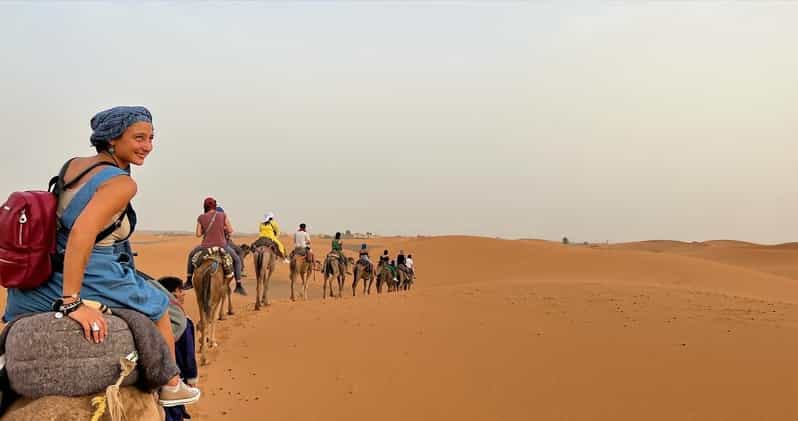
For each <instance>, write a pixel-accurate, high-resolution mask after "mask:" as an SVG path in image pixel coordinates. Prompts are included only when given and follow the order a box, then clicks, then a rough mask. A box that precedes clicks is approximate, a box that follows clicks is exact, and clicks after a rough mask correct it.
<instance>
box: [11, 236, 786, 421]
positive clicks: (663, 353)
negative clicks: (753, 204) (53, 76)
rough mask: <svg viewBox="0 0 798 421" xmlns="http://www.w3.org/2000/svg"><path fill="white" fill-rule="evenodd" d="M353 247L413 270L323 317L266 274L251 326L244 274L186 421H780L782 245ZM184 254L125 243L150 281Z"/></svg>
mask: <svg viewBox="0 0 798 421" xmlns="http://www.w3.org/2000/svg"><path fill="white" fill-rule="evenodd" d="M239 240H240V241H245V240H246V241H251V240H253V238H240V239H239ZM284 242H285V243H286V244H288V245H290V241H289V240H288V239H285V240H284ZM360 242H361V240H347V241H346V243H347V246H348V250H347V253H348V254H349V255H351V256H354V255H355V253H354V251H353V250H354V247H356V245H357V244H359V243H360ZM367 242H368V243H369V244H371V246H372V253H371V255H372V257H376V256H377V255H378V254H379V253H381V251H382V249H383V248H388V249H389V250H390V251H391V254H392V255H394V256H395V254H396V252H397V251H398V249H400V248H403V249H404V250H405V251H407V252H409V253H412V254H413V256H414V260H415V262H416V266H417V268H418V269H417V272H418V279H417V282H416V285H415V288H414V289H413V290H412V291H409V292H404V293H399V294H390V295H389V294H382V295H376V294H374V293H372V295H371V296H363V294H362V291H358V296H357V297H352V296H351V288H350V289H349V291H348V294H345V297H344V298H343V299H327V300H326V301H323V300H321V299H320V297H321V285H322V284H321V277H320V276H319V274H317V275H316V280H315V281H314V282H313V284H312V286H311V289H310V295H311V297H310V300H309V301H307V302H295V303H292V302H290V301H289V300H288V295H287V290H286V286H287V283H288V281H287V279H288V267H287V265H285V264H280V265H279V266H278V270H277V271H276V272H275V275H274V277H273V280H272V289H273V291H274V294H273V295H272V299H273V304H272V305H271V306H270V307H268V308H267V309H265V310H261V311H259V312H255V311H254V309H253V303H254V297H253V296H254V288H255V285H254V268H253V267H252V258H251V257H250V258H248V261H247V272H248V274H249V277H248V278H245V285H246V286H247V287H248V288H249V292H250V296H249V297H240V296H235V299H234V305H235V309H236V311H237V314H236V316H234V317H232V318H230V319H228V320H226V321H224V322H221V325H220V327H219V328H217V335H218V336H219V342H220V346H219V347H218V348H216V349H214V350H213V351H211V353H210V355H211V358H210V364H209V365H207V366H205V367H202V368H201V378H200V387H201V388H202V390H203V394H204V396H203V399H202V401H201V402H200V403H199V404H197V405H194V406H192V407H190V412H191V413H192V414H193V415H194V419H200V420H240V419H250V420H261V419H263V420H381V421H385V420H403V421H407V420H436V419H447V420H458V421H461V420H532V419H536V420H797V419H798V403H796V402H798V399H795V395H796V393H797V392H798V364H797V363H798V246H796V244H795V243H793V244H784V245H779V246H761V245H756V244H750V243H743V242H734V241H710V242H704V243H681V242H673V241H648V242H640V243H627V244H618V245H609V246H604V245H602V246H600V247H585V246H576V245H570V246H565V245H561V244H558V243H551V242H545V241H537V240H514V241H513V240H498V239H487V238H477V237H456V236H451V237H419V238H377V239H372V240H368V241H367ZM195 243H196V239H195V238H193V237H189V236H185V237H181V236H160V235H156V234H142V235H137V236H136V237H135V238H134V247H135V249H136V250H137V251H138V253H139V257H138V260H137V262H138V265H139V267H140V268H141V269H143V270H144V271H146V272H148V273H150V274H152V275H154V276H161V275H167V274H173V275H179V276H181V277H183V276H184V271H185V256H186V253H187V251H188V250H190V249H191V248H192V247H193V246H194V244H195ZM314 243H315V247H316V249H317V254H318V255H319V256H321V255H322V254H323V253H324V252H326V251H327V250H328V248H329V240H318V239H315V240H314ZM347 282H348V284H349V285H351V276H350V277H349V279H348V281H347ZM347 288H349V286H347ZM2 294H3V295H4V292H2ZM188 309H189V312H190V314H191V315H192V317H194V318H195V319H197V309H196V304H195V301H194V295H193V293H191V294H190V295H189V296H188Z"/></svg>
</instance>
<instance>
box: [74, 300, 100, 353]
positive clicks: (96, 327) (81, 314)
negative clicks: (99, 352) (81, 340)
mask: <svg viewBox="0 0 798 421" xmlns="http://www.w3.org/2000/svg"><path fill="white" fill-rule="evenodd" d="M69 318H70V319H72V320H74V321H76V322H78V323H79V324H80V327H82V328H83V335H84V336H85V337H86V340H87V341H93V342H94V343H96V344H98V343H100V342H103V341H104V340H105V336H106V335H108V323H107V322H106V321H105V317H104V316H103V314H102V313H100V311H99V310H97V309H94V308H91V307H89V306H87V305H85V304H83V305H81V306H80V307H78V308H77V310H75V311H73V312H71V313H69Z"/></svg>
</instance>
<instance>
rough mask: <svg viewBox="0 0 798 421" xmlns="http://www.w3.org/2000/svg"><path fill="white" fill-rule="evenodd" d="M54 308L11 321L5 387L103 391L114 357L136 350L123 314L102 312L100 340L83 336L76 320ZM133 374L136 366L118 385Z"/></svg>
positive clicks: (33, 392)
mask: <svg viewBox="0 0 798 421" xmlns="http://www.w3.org/2000/svg"><path fill="white" fill-rule="evenodd" d="M54 315H55V313H40V314H36V315H32V316H29V317H23V318H21V319H19V320H17V321H15V322H14V323H13V324H12V325H11V326H10V327H9V329H10V330H9V331H8V335H7V337H6V342H5V351H6V353H5V358H6V371H7V374H8V380H9V384H10V386H11V389H12V390H14V391H15V392H16V393H18V394H19V395H21V396H25V397H28V398H38V397H42V396H46V395H63V396H81V395H89V394H96V393H100V392H103V391H104V390H105V388H106V387H108V386H109V385H111V384H114V383H115V382H116V380H117V379H118V378H119V374H120V372H121V369H120V365H119V360H120V358H124V357H126V356H127V355H129V354H131V353H133V352H135V351H136V345H135V341H134V340H133V334H132V333H131V331H130V330H129V328H128V325H127V323H125V321H124V320H122V319H120V318H119V317H116V316H106V320H107V322H108V336H107V337H106V339H105V341H104V342H102V343H100V344H95V343H93V342H89V341H87V340H86V339H85V338H84V336H83V330H82V329H81V327H80V325H78V324H77V323H75V322H74V321H73V320H72V319H69V318H67V317H63V318H56V317H54ZM137 380H138V373H137V371H136V370H134V372H133V373H132V374H131V375H129V376H128V377H127V378H125V381H124V383H123V385H125V386H127V385H132V384H134V383H135V382H136V381H137Z"/></svg>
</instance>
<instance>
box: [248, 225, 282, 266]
mask: <svg viewBox="0 0 798 421" xmlns="http://www.w3.org/2000/svg"><path fill="white" fill-rule="evenodd" d="M258 233H259V234H258V239H257V240H256V241H255V244H254V247H258V246H261V245H264V244H265V241H264V240H262V239H268V240H271V241H272V242H273V243H274V244H276V245H277V249H278V252H279V253H280V256H279V257H281V258H282V259H283V261H284V262H286V263H288V255H286V254H285V246H283V243H281V242H280V238H279V235H280V226H279V225H277V221H276V220H275V219H274V213H272V212H267V213H266V214H265V215H263V222H261V223H260V225H259V226H258Z"/></svg>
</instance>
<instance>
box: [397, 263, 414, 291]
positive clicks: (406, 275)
mask: <svg viewBox="0 0 798 421" xmlns="http://www.w3.org/2000/svg"><path fill="white" fill-rule="evenodd" d="M396 278H397V279H398V280H399V282H397V288H401V289H403V290H405V291H407V290H409V289H410V287H411V286H413V273H412V272H410V269H408V268H407V267H406V266H404V265H401V266H399V267H397V268H396Z"/></svg>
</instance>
